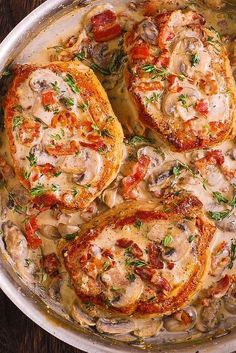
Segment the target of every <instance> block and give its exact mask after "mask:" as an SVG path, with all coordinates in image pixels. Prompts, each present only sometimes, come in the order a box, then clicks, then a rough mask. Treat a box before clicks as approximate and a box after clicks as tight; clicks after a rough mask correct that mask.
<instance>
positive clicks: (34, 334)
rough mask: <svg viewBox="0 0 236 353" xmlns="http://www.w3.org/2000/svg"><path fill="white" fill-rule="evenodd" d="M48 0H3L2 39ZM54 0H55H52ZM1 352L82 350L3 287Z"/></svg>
mask: <svg viewBox="0 0 236 353" xmlns="http://www.w3.org/2000/svg"><path fill="white" fill-rule="evenodd" d="M44 1H45V0H0V41H2V40H3V39H4V38H5V36H6V35H7V34H8V33H9V32H10V31H11V30H12V29H13V28H14V27H15V25H16V24H17V23H18V22H19V21H21V20H22V19H23V18H24V17H25V16H26V15H27V14H28V13H29V12H31V11H32V10H33V9H34V8H35V7H37V6H39V5H40V4H42V3H43V2H44ZM51 1H53V0H51ZM0 353H82V351H80V350H78V349H75V348H72V347H70V346H69V345H67V344H65V343H63V342H61V341H59V340H58V339H56V338H55V337H53V336H51V335H50V334H48V333H47V332H45V331H44V330H42V329H41V328H40V327H39V326H37V325H36V324H34V323H33V322H32V321H31V320H30V319H28V318H27V317H26V316H25V315H24V314H23V313H22V312H21V311H20V310H19V309H17V307H16V306H15V305H14V304H13V303H12V302H11V301H10V300H9V299H8V298H7V297H6V296H5V294H4V293H3V292H2V291H1V290H0Z"/></svg>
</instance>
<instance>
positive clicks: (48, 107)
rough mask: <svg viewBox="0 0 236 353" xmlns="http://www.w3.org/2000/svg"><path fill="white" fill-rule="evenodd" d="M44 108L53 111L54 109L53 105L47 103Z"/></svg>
mask: <svg viewBox="0 0 236 353" xmlns="http://www.w3.org/2000/svg"><path fill="white" fill-rule="evenodd" d="M44 110H45V112H51V111H52V106H51V104H46V105H44Z"/></svg>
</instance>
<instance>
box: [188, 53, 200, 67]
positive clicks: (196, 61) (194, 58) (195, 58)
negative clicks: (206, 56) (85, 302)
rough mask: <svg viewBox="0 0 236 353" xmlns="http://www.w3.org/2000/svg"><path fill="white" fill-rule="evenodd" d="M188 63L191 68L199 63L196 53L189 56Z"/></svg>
mask: <svg viewBox="0 0 236 353" xmlns="http://www.w3.org/2000/svg"><path fill="white" fill-rule="evenodd" d="M190 63H191V66H192V67H193V66H196V65H198V64H199V63H200V58H199V56H198V54H197V53H195V54H192V55H191V58H190Z"/></svg>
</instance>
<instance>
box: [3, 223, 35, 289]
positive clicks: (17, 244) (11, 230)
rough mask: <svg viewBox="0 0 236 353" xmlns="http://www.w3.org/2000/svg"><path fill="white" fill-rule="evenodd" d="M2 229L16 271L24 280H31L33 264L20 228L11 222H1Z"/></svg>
mask: <svg viewBox="0 0 236 353" xmlns="http://www.w3.org/2000/svg"><path fill="white" fill-rule="evenodd" d="M2 230H3V234H4V240H5V243H6V248H7V251H8V253H9V254H10V256H11V258H12V260H13V261H14V263H15V265H16V268H17V271H18V272H19V273H20V275H22V277H23V278H25V279H26V280H28V281H30V282H33V276H32V274H33V273H34V271H35V264H34V262H33V261H32V260H31V258H30V256H31V255H30V253H29V250H28V247H27V241H26V239H25V237H24V235H23V233H22V232H21V230H20V229H19V228H18V227H17V226H16V225H15V224H13V223H12V222H10V221H7V222H6V223H3V225H2Z"/></svg>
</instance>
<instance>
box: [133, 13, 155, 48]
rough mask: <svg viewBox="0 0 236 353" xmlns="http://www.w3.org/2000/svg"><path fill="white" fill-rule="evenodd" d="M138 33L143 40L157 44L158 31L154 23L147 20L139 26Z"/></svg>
mask: <svg viewBox="0 0 236 353" xmlns="http://www.w3.org/2000/svg"><path fill="white" fill-rule="evenodd" d="M138 32H139V34H140V36H141V38H142V39H143V40H144V41H145V42H147V43H150V44H156V42H157V37H158V33H159V32H158V29H157V27H156V25H155V24H154V22H153V21H152V20H151V19H149V18H147V19H145V20H144V21H142V22H141V23H140V24H139V27H138Z"/></svg>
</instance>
